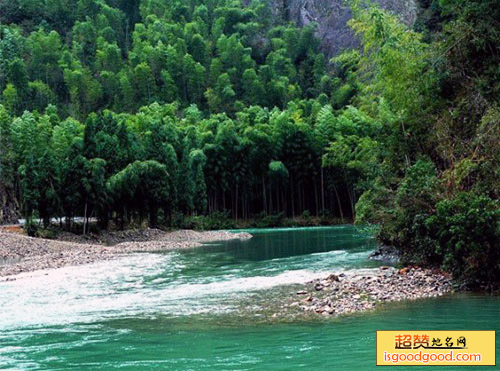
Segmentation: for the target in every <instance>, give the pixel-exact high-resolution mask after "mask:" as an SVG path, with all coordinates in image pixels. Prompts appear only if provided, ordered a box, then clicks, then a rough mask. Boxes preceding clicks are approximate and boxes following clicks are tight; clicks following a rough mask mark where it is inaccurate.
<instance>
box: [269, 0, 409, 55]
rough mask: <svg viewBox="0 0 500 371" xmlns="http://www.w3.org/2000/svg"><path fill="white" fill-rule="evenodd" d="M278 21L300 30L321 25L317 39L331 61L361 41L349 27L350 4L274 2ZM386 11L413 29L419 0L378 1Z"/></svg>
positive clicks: (329, 0) (305, 0)
mask: <svg viewBox="0 0 500 371" xmlns="http://www.w3.org/2000/svg"><path fill="white" fill-rule="evenodd" d="M271 1H272V6H273V12H274V15H275V16H276V17H279V18H281V19H288V20H289V21H293V22H295V23H297V25H299V26H301V27H302V26H307V25H309V24H311V23H313V22H316V23H317V24H318V31H317V36H318V38H319V39H320V40H321V42H322V46H323V49H324V51H325V53H326V54H327V55H328V56H329V57H331V56H334V55H337V54H339V53H340V52H342V50H344V49H349V48H355V47H357V46H359V40H357V38H356V37H355V36H354V34H353V32H352V31H351V29H350V28H349V26H348V25H347V22H348V21H349V19H350V18H351V10H350V8H349V6H348V5H347V1H346V0H271ZM376 2H378V3H379V4H380V6H381V7H382V8H383V9H387V10H390V11H392V12H394V13H395V14H397V15H398V16H399V17H400V19H401V20H402V21H403V22H404V23H406V24H408V25H411V24H413V23H414V22H415V20H416V18H417V0H376Z"/></svg>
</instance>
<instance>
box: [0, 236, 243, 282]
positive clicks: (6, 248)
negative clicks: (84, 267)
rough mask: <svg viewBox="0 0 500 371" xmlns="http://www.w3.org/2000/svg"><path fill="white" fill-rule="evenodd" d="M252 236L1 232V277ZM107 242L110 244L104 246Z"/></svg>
mask: <svg viewBox="0 0 500 371" xmlns="http://www.w3.org/2000/svg"><path fill="white" fill-rule="evenodd" d="M251 237H252V236H251V235H250V234H248V233H231V232H227V231H207V232H196V231H190V230H182V231H176V232H170V233H168V232H163V231H160V230H156V229H146V230H136V231H127V232H114V233H112V234H109V235H99V236H90V237H88V236H87V237H81V236H76V235H66V236H64V239H65V241H56V240H47V239H41V238H32V237H27V236H24V235H21V234H16V233H9V232H0V277H1V276H10V275H15V274H19V273H23V272H31V271H35V270H40V269H50V268H60V267H63V266H67V265H81V264H88V263H93V262H97V261H102V260H109V259H113V258H116V257H117V256H120V255H122V254H126V253H132V252H155V251H166V250H174V249H183V248H192V247H197V246H200V245H201V243H202V242H208V241H223V240H229V239H248V238H251ZM70 241H72V242H70ZM123 241H127V242H123ZM113 242H115V243H116V242H119V243H116V244H113ZM109 244H112V246H105V245H109ZM11 279H12V278H9V279H7V280H11Z"/></svg>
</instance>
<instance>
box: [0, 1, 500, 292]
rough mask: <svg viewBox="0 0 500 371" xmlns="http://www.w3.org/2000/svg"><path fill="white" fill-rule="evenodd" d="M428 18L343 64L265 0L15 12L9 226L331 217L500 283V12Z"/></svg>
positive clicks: (4, 17)
mask: <svg viewBox="0 0 500 371" xmlns="http://www.w3.org/2000/svg"><path fill="white" fill-rule="evenodd" d="M419 7H420V11H419V16H418V19H417V21H416V23H415V24H414V25H413V27H412V28H411V29H410V28H408V27H407V26H405V25H404V24H403V23H401V22H400V21H399V19H398V17H397V16H396V15H393V14H390V13H389V12H387V11H383V10H381V9H379V8H378V7H377V6H375V5H372V4H370V3H366V2H363V1H356V0H352V1H351V8H352V13H353V14H352V20H351V21H350V26H351V27H352V29H353V30H354V31H355V32H356V34H357V37H359V39H360V40H361V43H362V48H361V49H360V50H346V51H345V52H344V53H342V54H340V55H338V56H336V57H334V58H333V59H331V60H327V59H326V57H325V55H324V54H323V53H322V51H321V48H320V42H319V40H318V39H317V38H316V36H315V26H314V25H310V26H307V27H303V28H299V27H297V26H296V25H295V24H293V23H291V22H290V21H289V20H288V19H286V17H277V16H276V14H274V13H273V11H272V4H271V2H269V1H265V0H254V1H252V2H251V3H250V4H249V5H248V6H243V4H242V3H241V2H240V1H238V0H204V1H202V0H191V1H180V0H136V1H127V0H0V92H1V97H0V104H1V105H0V156H1V157H0V176H1V184H0V193H1V194H0V196H1V197H2V200H0V201H1V204H0V206H2V207H3V209H4V210H3V211H2V215H1V216H2V217H3V219H8V218H9V217H12V212H11V211H8V210H7V209H8V208H7V207H6V205H7V204H10V205H12V204H13V205H15V207H14V208H15V209H17V210H18V211H19V212H20V214H21V215H22V216H24V217H25V218H26V219H27V226H28V230H29V231H30V233H35V226H34V225H32V224H33V223H31V221H32V220H35V219H41V220H42V221H43V224H45V226H48V225H49V224H50V221H51V219H52V218H55V217H57V218H64V219H65V224H66V227H68V228H71V223H72V218H73V217H75V216H80V217H84V218H96V219H97V220H98V222H99V225H100V226H101V227H102V228H106V227H107V226H108V225H109V223H110V222H114V223H115V224H116V225H118V226H121V227H125V226H126V225H128V224H131V223H141V222H142V221H146V220H147V221H148V223H149V225H152V226H156V225H166V226H178V225H179V223H180V221H181V220H182V219H183V218H185V217H189V216H193V215H200V216H209V215H214V214H215V215H219V214H220V213H225V214H224V215H227V216H228V217H230V218H233V219H241V218H242V219H248V218H251V217H255V216H259V215H260V216H262V215H284V216H290V217H295V216H298V215H303V214H305V215H318V216H320V215H322V216H325V215H327V216H331V217H338V218H339V219H342V220H356V222H357V223H375V224H378V225H380V232H379V236H380V239H381V240H382V241H384V242H386V243H390V244H393V245H395V246H397V247H398V248H399V249H400V250H401V251H402V252H403V254H404V257H405V259H406V260H407V261H408V262H415V263H421V264H422V263H423V264H431V265H441V266H442V267H444V268H445V269H447V270H449V271H451V272H452V273H454V274H455V275H456V276H457V277H460V278H462V279H463V280H464V281H465V282H466V283H468V284H469V285H476V284H478V283H480V282H495V281H496V282H498V281H499V280H500V247H499V239H500V211H499V201H498V198H499V193H500V158H499V157H500V69H499V67H498V66H499V65H500V63H499V62H500V31H499V30H500V24H499V23H500V21H499V20H500V7H498V4H497V1H495V0H483V1H481V0H464V1H461V0H439V1H438V0H420V1H419ZM9 213H10V215H9Z"/></svg>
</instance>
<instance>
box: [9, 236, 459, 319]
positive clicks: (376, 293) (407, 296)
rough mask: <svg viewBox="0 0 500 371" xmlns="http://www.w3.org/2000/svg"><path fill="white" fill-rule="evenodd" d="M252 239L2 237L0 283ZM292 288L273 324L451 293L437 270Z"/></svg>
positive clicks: (331, 278)
mask: <svg viewBox="0 0 500 371" xmlns="http://www.w3.org/2000/svg"><path fill="white" fill-rule="evenodd" d="M251 237H252V235H251V234H249V233H247V232H229V231H205V232H196V231H192V230H178V231H174V232H164V231H161V230H157V229H145V230H128V231H120V232H108V233H105V234H100V235H87V236H79V235H72V234H66V235H62V236H61V238H60V239H59V240H49V239H41V238H33V237H28V236H25V235H21V234H16V233H11V232H2V231H0V282H8V281H14V280H16V279H17V278H20V277H16V275H22V276H23V278H24V277H26V275H29V274H30V273H34V272H39V273H42V274H43V272H46V271H47V270H53V269H58V268H62V267H66V266H79V265H84V264H91V263H97V262H101V261H109V260H112V259H117V258H120V257H123V256H126V255H128V254H133V253H151V252H161V251H170V250H178V249H187V248H194V247H199V246H202V243H207V242H216V241H226V240H231V239H241V240H245V239H249V238H251ZM377 251H378V250H377ZM374 255H375V256H377V255H379V256H378V258H377V259H375V260H383V259H380V258H381V257H383V255H384V254H380V253H378V254H377V253H374ZM372 257H373V255H372ZM291 287H292V288H288V289H286V288H285V290H293V291H290V292H289V294H288V295H287V296H286V298H283V299H282V300H281V299H280V300H278V301H277V302H276V301H275V302H274V304H272V302H273V301H272V300H271V303H268V304H270V305H268V307H269V308H268V309H270V310H271V313H273V312H274V314H272V316H271V317H272V318H273V319H279V318H295V317H297V316H299V317H301V316H313V317H317V318H318V317H319V318H322V317H325V318H332V317H337V316H341V315H345V314H353V313H360V312H366V311H371V310H375V309H376V308H377V307H378V306H380V305H382V304H385V303H391V302H397V301H403V300H415V299H421V298H431V297H437V296H442V295H445V294H448V293H451V292H453V288H452V278H451V276H450V275H448V274H446V273H443V272H441V271H439V270H435V269H434V270H432V269H424V268H420V267H405V268H402V269H396V268H394V267H389V266H383V267H380V268H370V269H356V270H352V271H344V272H336V273H332V274H330V275H328V276H327V277H323V278H319V279H315V280H313V281H310V282H307V283H304V284H299V285H292V286H291ZM275 304H277V306H276V305H275ZM268 313H269V312H268Z"/></svg>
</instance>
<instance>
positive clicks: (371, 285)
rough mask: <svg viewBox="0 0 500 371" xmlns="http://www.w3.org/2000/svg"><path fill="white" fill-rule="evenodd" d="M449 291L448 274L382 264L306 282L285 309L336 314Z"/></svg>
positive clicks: (450, 286)
mask: <svg viewBox="0 0 500 371" xmlns="http://www.w3.org/2000/svg"><path fill="white" fill-rule="evenodd" d="M451 291H452V283H451V277H450V276H449V275H448V274H445V273H443V272H440V271H437V270H431V269H422V268H418V267H407V268H402V269H395V268H392V267H381V268H380V269H378V270H375V271H371V272H370V273H367V272H364V273H349V274H346V273H341V274H338V275H337V274H331V275H330V276H328V277H326V278H324V279H319V280H315V281H312V282H309V283H308V284H306V286H305V288H303V289H302V290H299V291H297V292H295V294H294V297H295V299H294V300H293V301H292V302H291V303H290V304H286V305H285V306H284V309H285V312H286V309H290V308H299V309H300V310H302V311H304V312H308V313H312V314H317V315H323V316H332V315H333V316H338V315H342V314H347V313H354V312H361V311H366V310H371V309H374V308H376V307H377V305H379V304H381V303H386V302H395V301H401V300H413V299H419V298H429V297H436V296H442V295H444V294H445V293H448V292H451ZM274 316H275V317H277V316H279V313H277V314H275V315H274Z"/></svg>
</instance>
